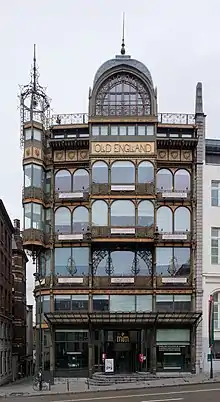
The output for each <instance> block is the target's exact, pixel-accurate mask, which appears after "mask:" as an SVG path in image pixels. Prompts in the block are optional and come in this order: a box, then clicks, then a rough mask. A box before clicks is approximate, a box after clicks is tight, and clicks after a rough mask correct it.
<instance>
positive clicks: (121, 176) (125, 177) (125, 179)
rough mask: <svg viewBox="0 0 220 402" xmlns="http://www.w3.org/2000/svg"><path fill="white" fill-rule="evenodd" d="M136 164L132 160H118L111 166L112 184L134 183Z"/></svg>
mask: <svg viewBox="0 0 220 402" xmlns="http://www.w3.org/2000/svg"><path fill="white" fill-rule="evenodd" d="M134 182H135V166H134V164H133V163H132V162H130V161H117V162H114V163H113V164H112V166H111V184H134Z"/></svg>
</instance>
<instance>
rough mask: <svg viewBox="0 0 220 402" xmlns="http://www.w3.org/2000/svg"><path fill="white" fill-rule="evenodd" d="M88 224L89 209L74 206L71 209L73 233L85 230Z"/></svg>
mask: <svg viewBox="0 0 220 402" xmlns="http://www.w3.org/2000/svg"><path fill="white" fill-rule="evenodd" d="M88 226H89V211H88V209H87V208H86V207H76V208H75V209H74V211H73V233H82V232H86V231H87V229H88Z"/></svg>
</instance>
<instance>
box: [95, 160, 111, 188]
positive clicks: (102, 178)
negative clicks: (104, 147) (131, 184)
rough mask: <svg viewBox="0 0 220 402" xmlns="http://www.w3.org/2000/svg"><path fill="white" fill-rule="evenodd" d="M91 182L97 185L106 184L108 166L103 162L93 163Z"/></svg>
mask: <svg viewBox="0 0 220 402" xmlns="http://www.w3.org/2000/svg"><path fill="white" fill-rule="evenodd" d="M92 182H93V183H98V184H107V183H108V165H107V164H106V163H105V162H102V161H100V162H95V163H93V165H92Z"/></svg>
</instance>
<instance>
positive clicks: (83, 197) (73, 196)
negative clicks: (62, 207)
mask: <svg viewBox="0 0 220 402" xmlns="http://www.w3.org/2000/svg"><path fill="white" fill-rule="evenodd" d="M88 199H89V192H88V191H86V192H56V193H55V201H56V202H57V203H58V202H65V201H70V202H71V201H88Z"/></svg>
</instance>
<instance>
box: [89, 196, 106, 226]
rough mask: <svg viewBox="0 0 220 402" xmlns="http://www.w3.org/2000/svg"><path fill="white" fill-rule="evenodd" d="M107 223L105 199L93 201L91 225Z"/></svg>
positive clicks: (104, 224)
mask: <svg viewBox="0 0 220 402" xmlns="http://www.w3.org/2000/svg"><path fill="white" fill-rule="evenodd" d="M107 225H108V205H107V203H106V202H105V201H101V200H98V201H94V202H93V203H92V226H107Z"/></svg>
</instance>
